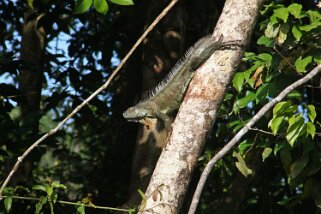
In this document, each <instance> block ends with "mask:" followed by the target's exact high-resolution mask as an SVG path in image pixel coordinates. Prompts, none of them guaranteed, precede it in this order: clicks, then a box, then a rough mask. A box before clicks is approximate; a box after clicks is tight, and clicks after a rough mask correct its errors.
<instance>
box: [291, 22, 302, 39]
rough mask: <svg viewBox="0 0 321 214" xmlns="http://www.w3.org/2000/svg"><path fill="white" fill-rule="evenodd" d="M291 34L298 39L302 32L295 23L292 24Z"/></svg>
mask: <svg viewBox="0 0 321 214" xmlns="http://www.w3.org/2000/svg"><path fill="white" fill-rule="evenodd" d="M292 34H293V36H294V38H295V39H296V41H300V39H301V37H302V32H301V30H300V29H299V27H298V26H297V25H293V27H292Z"/></svg>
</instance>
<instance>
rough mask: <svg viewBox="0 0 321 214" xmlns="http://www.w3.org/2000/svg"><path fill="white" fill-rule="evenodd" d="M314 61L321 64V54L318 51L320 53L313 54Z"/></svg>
mask: <svg viewBox="0 0 321 214" xmlns="http://www.w3.org/2000/svg"><path fill="white" fill-rule="evenodd" d="M313 61H314V62H316V63H317V64H318V65H320V64H321V55H320V53H318V55H314V56H313Z"/></svg>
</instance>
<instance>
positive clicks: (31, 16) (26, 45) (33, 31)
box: [19, 10, 46, 135]
mask: <svg viewBox="0 0 321 214" xmlns="http://www.w3.org/2000/svg"><path fill="white" fill-rule="evenodd" d="M43 15H44V14H41V15H37V14H35V13H34V12H33V11H32V10H28V11H26V13H25V15H24V26H23V32H22V41H21V59H22V60H23V61H24V62H25V64H26V66H25V67H26V68H28V69H24V70H21V71H20V75H19V87H20V91H21V93H22V98H23V99H22V100H23V101H22V103H21V111H22V118H23V123H24V125H25V126H26V127H28V129H29V130H31V131H32V134H33V135H36V134H37V133H38V124H39V108H40V96H41V85H42V82H43V73H42V65H43V60H44V51H45V39H46V34H45V31H44V28H43V27H42V26H39V25H38V22H39V20H40V19H41V18H42V17H43Z"/></svg>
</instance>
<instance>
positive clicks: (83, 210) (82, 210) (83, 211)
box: [77, 205, 85, 214]
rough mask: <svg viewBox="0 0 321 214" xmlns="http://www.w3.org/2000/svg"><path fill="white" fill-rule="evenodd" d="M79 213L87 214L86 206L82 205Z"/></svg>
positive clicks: (78, 210) (78, 209)
mask: <svg viewBox="0 0 321 214" xmlns="http://www.w3.org/2000/svg"><path fill="white" fill-rule="evenodd" d="M77 213H79V214H85V206H84V205H81V206H79V207H78V208H77Z"/></svg>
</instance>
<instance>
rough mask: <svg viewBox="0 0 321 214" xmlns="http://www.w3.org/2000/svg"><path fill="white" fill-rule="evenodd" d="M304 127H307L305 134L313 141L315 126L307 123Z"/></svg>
mask: <svg viewBox="0 0 321 214" xmlns="http://www.w3.org/2000/svg"><path fill="white" fill-rule="evenodd" d="M306 125H307V134H308V135H311V138H312V139H313V138H314V135H315V130H316V128H315V125H314V124H313V123H311V122H307V123H306Z"/></svg>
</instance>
